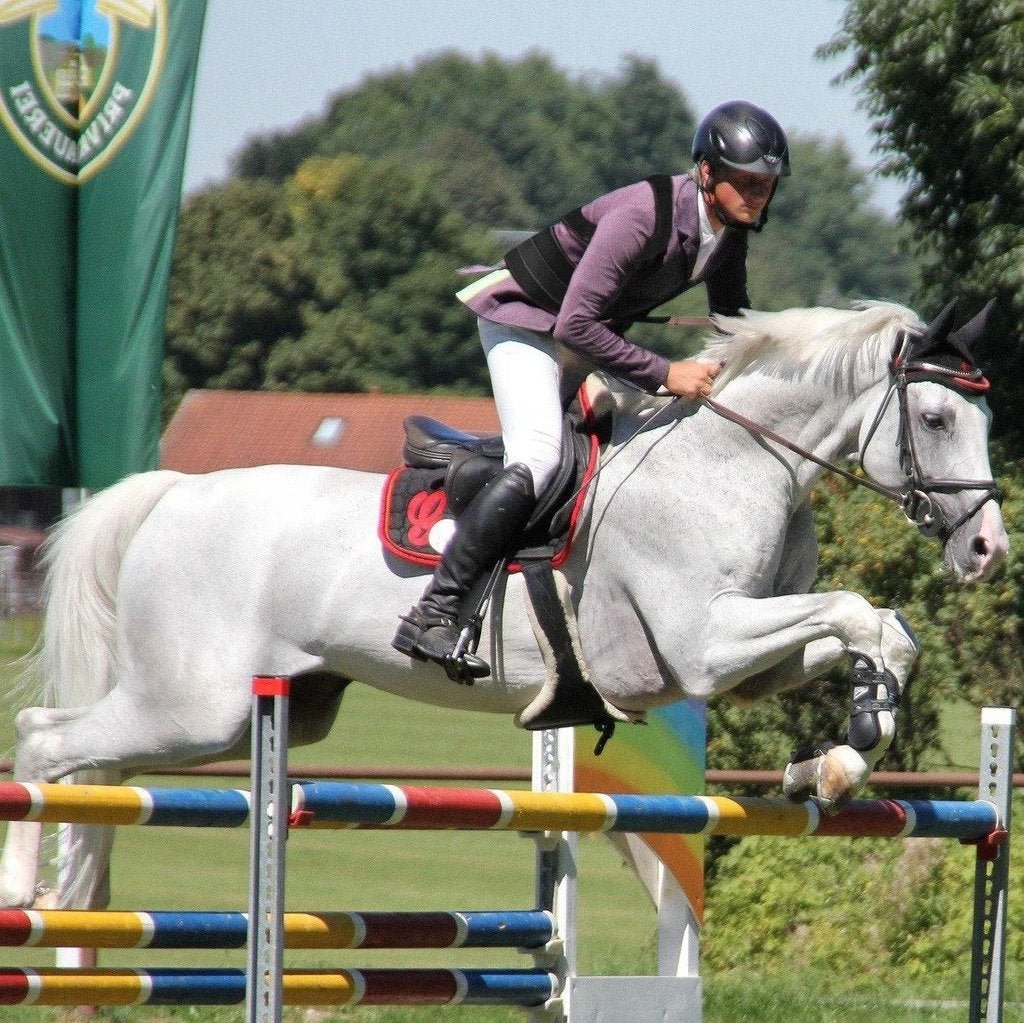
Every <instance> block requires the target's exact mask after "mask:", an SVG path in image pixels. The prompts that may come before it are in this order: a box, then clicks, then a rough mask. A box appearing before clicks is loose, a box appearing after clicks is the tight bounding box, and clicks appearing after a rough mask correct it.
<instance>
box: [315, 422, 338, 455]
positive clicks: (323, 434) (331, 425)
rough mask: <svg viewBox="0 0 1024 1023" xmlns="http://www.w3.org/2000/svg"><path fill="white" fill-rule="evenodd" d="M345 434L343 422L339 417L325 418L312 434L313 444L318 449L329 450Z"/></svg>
mask: <svg viewBox="0 0 1024 1023" xmlns="http://www.w3.org/2000/svg"><path fill="white" fill-rule="evenodd" d="M344 432H345V420H344V419H342V418H341V417H340V416H327V417H325V418H324V419H321V420H320V425H319V426H318V427H317V428H316V432H315V433H314V434H313V443H314V444H315V445H316V446H317V447H318V448H329V447H332V446H333V445H335V444H337V443H338V441H339V440H340V439H341V435H342V434H343V433H344Z"/></svg>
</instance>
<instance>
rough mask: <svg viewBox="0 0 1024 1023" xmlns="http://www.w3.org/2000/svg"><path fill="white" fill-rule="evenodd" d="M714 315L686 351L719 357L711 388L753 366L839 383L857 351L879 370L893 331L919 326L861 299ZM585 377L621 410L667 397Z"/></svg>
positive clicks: (892, 306)
mask: <svg viewBox="0 0 1024 1023" xmlns="http://www.w3.org/2000/svg"><path fill="white" fill-rule="evenodd" d="M714 321H715V325H716V327H717V328H718V332H717V333H714V334H708V335H706V336H705V338H704V348H703V350H702V351H701V352H700V354H699V355H696V356H694V358H697V359H704V360H708V361H715V362H723V363H725V365H724V367H723V368H722V371H721V373H719V374H718V376H717V377H716V378H715V390H714V393H715V394H717V393H718V392H720V391H721V390H722V388H724V387H725V386H726V384H728V383H729V382H730V381H732V380H735V379H737V378H738V377H742V376H744V375H745V374H748V373H750V372H752V371H753V370H755V369H756V370H758V371H761V372H763V373H765V374H766V375H770V376H775V377H779V378H783V377H785V378H790V379H793V378H797V377H802V378H804V379H807V378H810V377H812V376H813V377H814V378H815V379H820V378H821V377H828V378H830V379H831V380H832V382H833V383H834V384H835V385H836V386H839V385H840V384H841V382H842V381H843V380H844V379H845V380H848V379H849V377H850V375H851V374H852V371H853V369H854V367H855V363H856V362H857V361H858V359H859V358H860V359H863V360H865V362H866V363H867V364H871V365H874V366H877V369H878V372H879V374H881V373H882V372H884V370H885V367H886V365H887V361H888V358H889V354H890V352H891V351H892V349H893V346H894V345H895V343H896V336H897V335H898V334H899V332H900V331H901V330H904V329H906V328H908V327H909V328H910V329H911V330H921V329H923V327H924V324H923V323H922V322H921V320H920V319H919V317H918V315H917V313H915V312H913V310H911V309H908V308H906V306H902V305H897V304H896V303H895V302H869V301H863V302H857V303H855V305H854V307H853V308H852V309H829V308H823V307H817V308H810V309H784V310H783V311H781V312H776V313H765V312H756V311H754V310H749V309H748V310H747V311H746V312H744V314H743V315H742V316H716V317H714ZM591 379H592V380H594V381H595V384H594V388H595V393H599V392H600V393H604V394H605V395H606V396H607V398H609V399H611V400H612V401H613V402H614V404H615V405H616V407H618V408H619V409H620V410H621V411H623V412H625V411H629V412H633V413H635V414H638V415H640V416H644V415H645V414H647V413H649V412H652V411H655V410H657V409H659V408H661V407H662V406H664V404H665V403H666V401H667V400H668V399H667V398H666V397H665V396H664V395H651V394H647V393H646V392H644V391H641V390H638V389H637V388H635V387H632V386H629V385H627V384H623V383H621V382H620V381H617V380H615V379H614V378H612V377H608V376H607V375H606V374H603V373H598V374H596V375H595V376H593V377H592V378H591ZM597 381H600V383H597Z"/></svg>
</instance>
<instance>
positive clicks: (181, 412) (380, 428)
mask: <svg viewBox="0 0 1024 1023" xmlns="http://www.w3.org/2000/svg"><path fill="white" fill-rule="evenodd" d="M410 415H425V416H430V417H431V418H432V419H440V420H441V421H442V422H445V423H448V425H450V426H454V427H456V428H458V429H460V430H466V431H468V432H469V433H478V434H493V433H497V432H498V416H497V413H496V412H495V410H494V402H493V401H492V400H491V399H490V398H451V397H443V396H439V395H422V394H300V393H295V392H279V391H189V392H188V394H186V395H185V398H184V400H183V401H182V403H181V405H180V406H179V407H178V411H177V412H176V413H175V414H174V418H173V419H172V420H171V422H170V424H169V425H168V427H167V430H166V431H165V432H164V436H163V440H162V442H161V446H160V465H161V466H162V467H163V468H165V469H177V470H179V471H181V472H191V473H195V472H212V471H213V470H215V469H229V468H240V467H244V466H250V465H271V464H280V463H285V464H290V465H337V466H342V467H344V468H347V469H361V470H364V471H368V472H389V471H390V470H391V469H393V468H395V466H397V465H399V464H400V463H401V460H402V442H403V440H404V437H405V434H404V432H403V429H402V421H403V420H404V419H405V417H406V416H410ZM327 419H340V420H341V422H342V429H341V432H340V434H339V435H338V436H337V438H336V440H335V441H334V442H333V443H329V444H323V445H319V444H315V443H314V442H313V435H314V434H315V433H316V431H317V428H318V427H320V425H321V424H322V423H323V422H324V420H327Z"/></svg>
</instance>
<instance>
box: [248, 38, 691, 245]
mask: <svg viewBox="0 0 1024 1023" xmlns="http://www.w3.org/2000/svg"><path fill="white" fill-rule="evenodd" d="M693 127H694V119H693V115H692V113H691V111H690V107H689V105H688V103H687V102H686V100H685V98H684V97H683V95H682V93H681V92H680V91H679V90H678V88H677V87H676V86H674V85H672V84H671V83H669V82H668V81H667V80H666V79H664V78H663V77H662V76H661V75H660V73H659V72H658V70H657V67H656V65H655V64H654V63H653V62H651V61H645V60H642V59H640V58H637V57H629V58H627V59H626V60H625V62H624V64H623V68H622V70H621V72H620V74H619V75H617V76H615V77H612V78H608V79H601V80H598V81H596V82H588V81H574V80H572V79H570V78H569V77H568V75H566V74H565V72H564V71H562V70H561V69H559V68H557V67H556V66H555V65H554V63H553V62H552V60H551V58H550V57H549V56H547V55H545V54H541V53H530V54H528V55H527V56H525V57H523V58H521V59H520V60H515V61H509V60H504V59H502V58H500V57H497V56H495V55H489V56H485V57H483V58H482V59H480V60H473V59H472V58H470V57H467V56H464V55H462V54H459V53H455V52H450V53H443V54H440V55H436V56H432V57H429V58H427V59H425V60H422V61H420V62H418V63H417V64H416V65H415V66H414V67H413V68H412V69H409V70H407V69H399V70H396V71H389V72H387V73H386V74H383V75H371V76H368V77H367V78H365V79H364V80H363V82H362V83H361V84H360V85H359V86H357V87H356V88H355V89H352V90H347V91H344V92H340V93H338V94H337V95H336V96H334V97H333V99H332V100H331V101H330V103H329V105H328V109H327V112H326V113H325V115H324V116H323V117H322V118H320V119H314V120H311V121H308V122H306V123H305V124H302V125H300V126H299V127H298V128H296V129H295V130H294V131H292V132H277V133H275V134H274V135H273V136H271V137H270V138H269V139H266V140H264V139H260V138H257V139H253V140H251V141H250V142H249V143H248V144H247V145H246V147H245V148H244V149H243V150H242V151H241V153H239V155H238V156H237V158H236V159H235V161H234V167H235V170H236V172H237V173H238V174H240V175H242V176H245V177H270V178H272V179H274V180H278V181H281V180H283V179H284V178H285V177H286V176H287V175H289V174H291V173H294V171H295V169H296V168H297V167H298V165H299V163H301V161H302V160H303V159H305V158H307V157H309V156H313V155H323V156H338V155H340V154H342V153H358V154H361V155H365V156H370V157H374V158H380V157H383V156H385V155H395V154H404V155H405V156H407V157H408V158H411V159H413V160H416V161H422V160H423V158H424V156H427V157H428V158H431V159H433V158H435V157H438V156H439V157H441V160H442V162H443V163H444V164H445V166H446V172H445V174H446V176H448V177H450V178H451V180H452V181H453V183H454V182H456V181H457V180H459V179H461V180H462V181H463V182H464V183H466V182H471V187H470V188H469V189H468V190H463V189H458V188H454V187H452V188H449V190H448V191H449V195H450V197H451V199H452V201H453V203H454V204H455V206H456V208H457V209H459V210H460V212H462V213H463V214H465V215H466V216H468V217H469V218H470V219H475V222H477V223H486V224H487V225H488V226H490V227H529V226H535V227H539V226H541V225H543V224H545V223H548V222H549V221H551V220H554V219H556V218H557V217H559V216H560V215H561V214H562V213H564V212H565V211H566V210H568V209H572V208H573V207H574V206H578V205H579V204H580V203H582V202H585V201H586V200H588V199H591V198H593V197H594V196H595V195H598V194H600V193H601V192H603V191H607V190H608V189H609V188H614V187H617V186H618V185H624V184H627V183H629V182H630V181H634V180H637V179H638V178H642V177H645V176H646V175H648V174H652V173H655V172H656V171H661V172H667V171H677V170H678V169H679V168H681V167H685V166H686V164H687V163H688V161H689V146H690V140H691V138H692V136H693ZM474 165H475V166H476V167H477V168H479V171H480V173H478V174H476V175H473V174H471V173H470V170H471V168H472V167H473V166H474ZM495 212H497V213H498V215H500V216H502V217H503V218H507V219H503V220H500V221H496V220H487V221H483V220H480V219H478V218H479V216H480V214H481V213H486V214H488V215H490V214H493V213H495Z"/></svg>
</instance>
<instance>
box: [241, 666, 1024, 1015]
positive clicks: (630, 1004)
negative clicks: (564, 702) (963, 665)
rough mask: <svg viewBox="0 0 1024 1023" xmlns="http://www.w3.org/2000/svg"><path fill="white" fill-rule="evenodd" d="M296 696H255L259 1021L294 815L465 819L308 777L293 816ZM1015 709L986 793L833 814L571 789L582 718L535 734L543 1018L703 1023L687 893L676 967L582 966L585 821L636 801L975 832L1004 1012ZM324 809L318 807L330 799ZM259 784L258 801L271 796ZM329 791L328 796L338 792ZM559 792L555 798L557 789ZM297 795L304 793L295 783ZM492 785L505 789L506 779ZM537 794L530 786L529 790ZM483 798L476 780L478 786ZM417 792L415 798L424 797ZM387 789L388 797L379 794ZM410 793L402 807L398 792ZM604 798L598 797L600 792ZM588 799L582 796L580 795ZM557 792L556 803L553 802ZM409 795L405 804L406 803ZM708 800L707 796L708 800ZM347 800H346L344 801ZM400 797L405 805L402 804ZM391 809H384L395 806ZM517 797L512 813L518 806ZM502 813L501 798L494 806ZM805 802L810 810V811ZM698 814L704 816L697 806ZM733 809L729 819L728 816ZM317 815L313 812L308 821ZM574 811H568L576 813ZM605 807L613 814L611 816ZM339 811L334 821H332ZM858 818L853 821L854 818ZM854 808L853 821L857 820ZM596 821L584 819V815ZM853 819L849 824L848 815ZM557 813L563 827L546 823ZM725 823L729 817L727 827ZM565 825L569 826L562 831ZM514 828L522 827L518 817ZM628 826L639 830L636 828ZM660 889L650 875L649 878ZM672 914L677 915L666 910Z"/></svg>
mask: <svg viewBox="0 0 1024 1023" xmlns="http://www.w3.org/2000/svg"><path fill="white" fill-rule="evenodd" d="M287 702H288V684H287V680H285V679H275V680H266V679H258V680H255V681H254V701H253V751H252V753H253V772H254V778H253V787H252V791H253V802H254V806H253V812H252V822H253V827H252V833H253V843H252V856H253V860H252V879H253V881H252V886H251V893H250V898H251V901H250V949H249V956H250V960H249V980H248V983H247V991H248V997H247V1014H248V1017H247V1018H248V1023H257V1021H258V1023H280V1020H281V1008H282V1000H283V999H282V996H281V991H282V985H283V979H282V977H283V970H282V964H283V950H284V924H283V920H284V913H283V889H284V843H285V839H286V837H287V830H288V828H287V826H283V822H284V821H286V820H288V821H289V823H293V824H298V825H302V824H309V823H313V819H312V818H313V817H314V816H315V817H317V818H319V819H318V820H316V822H315V823H313V826H316V824H317V823H318V824H321V825H322V826H324V825H326V826H332V824H333V825H334V826H339V825H340V826H346V825H347V826H352V825H353V824H354V825H357V826H384V827H387V826H412V827H431V826H441V827H444V826H453V823H452V821H451V820H449V821H446V822H445V823H440V824H438V823H437V822H436V821H434V822H432V821H431V820H430V819H429V814H426V813H423V812H422V810H420V811H419V812H416V811H414V813H413V819H412V820H407V821H404V824H403V823H402V818H403V816H404V815H406V814H407V812H408V811H409V810H410V809H411V808H412V807H415V801H416V797H417V793H416V791H415V790H412V788H409V790H400V788H394V787H392V786H381V785H372V784H371V785H362V786H353V785H345V784H332V783H327V784H321V785H317V784H315V783H314V784H312V785H304V786H296V787H297V791H298V794H299V797H300V798H299V800H298V802H297V804H296V805H297V806H298V807H299V809H298V810H297V811H296V812H294V813H293V814H292V815H291V817H289V816H288V810H289V806H288V788H289V785H288V781H287ZM1015 720H1016V715H1015V712H1014V711H1012V710H1007V709H991V708H986V709H985V710H984V711H983V712H982V728H981V751H980V764H979V768H980V769H979V778H980V784H979V794H978V795H979V799H978V801H977V802H976V803H973V804H972V803H967V804H963V806H962V807H958V806H957V805H956V804H954V803H937V802H926V801H921V802H916V803H915V802H913V801H911V802H900V801H876V802H874V803H873V804H872V803H864V804H863V805H862V807H861V806H858V807H856V808H853V807H851V809H850V810H849V811H845V812H844V813H841V814H839V815H838V816H837V817H833V818H827V817H826V818H821V817H820V816H819V815H818V813H817V811H816V810H815V809H814V808H813V807H812V806H811V805H810V804H805V805H804V806H803V807H796V806H794V807H792V808H791V809H790V810H788V811H787V810H786V808H784V806H783V805H782V804H781V803H780V801H770V800H757V799H746V800H727V799H723V798H712V799H698V800H694V799H687V798H686V797H654V798H648V799H646V800H645V799H644V798H643V797H632V798H630V800H629V801H622V802H621V801H618V798H612V797H605V796H596V797H595V796H589V795H583V796H579V797H573V796H566V795H565V794H567V793H571V788H572V780H571V779H572V773H571V772H572V764H573V758H572V742H573V733H572V729H560V730H558V731H547V732H541V733H538V734H537V735H536V736H535V739H534V741H535V747H534V753H535V757H534V790H535V792H536V793H537V798H536V799H532V798H528V799H527V800H526V806H525V809H524V810H523V808H522V807H519V816H518V817H517V816H516V811H517V808H516V806H515V799H516V794H514V793H507V794H504V797H505V800H506V801H507V802H508V803H509V804H510V806H511V812H509V820H510V821H515V820H517V819H523V820H527V821H535V823H534V824H530V825H529V827H528V829H529V830H530V832H534V833H536V834H535V838H536V839H537V841H538V852H537V896H538V907H539V909H541V910H549V911H550V912H551V913H552V914H553V915H554V918H555V921H556V927H557V935H558V937H557V938H556V939H555V940H554V941H553V942H550V943H549V944H548V945H547V946H546V948H545V950H544V951H543V952H542V953H540V957H539V962H538V965H539V966H542V967H544V966H547V967H548V968H549V969H550V970H551V972H552V974H555V973H557V975H558V976H559V978H560V979H561V984H560V989H558V988H556V989H555V990H554V992H553V996H552V997H550V998H548V1000H547V1001H546V1004H545V1005H544V1007H543V1009H537V1010H534V1011H532V1012H531V1016H530V1019H531V1020H536V1021H539V1023H540V1021H554V1020H566V1021H568V1020H571V1021H572V1023H601V1021H602V1020H609V1019H630V1020H631V1023H647V1021H648V1020H650V1021H654V1020H656V1021H658V1023H700V1020H701V1018H702V1011H701V1005H700V994H701V992H700V979H699V976H698V975H697V972H696V969H695V964H696V958H697V935H696V924H695V921H694V920H693V918H692V914H691V913H690V911H689V908H688V905H687V904H686V902H685V899H682V901H681V902H680V901H679V900H678V899H676V900H674V899H672V898H667V900H666V907H665V911H664V912H663V906H662V905H660V904H659V905H658V932H659V936H658V950H659V953H658V965H659V970H660V969H662V968H663V967H664V965H665V964H666V963H670V964H674V965H675V974H674V975H665V974H659V975H657V976H644V977H580V976H578V975H577V973H575V965H577V964H575V960H577V947H575V934H577V926H575V925H577V912H578V878H579V865H578V852H579V846H578V842H579V840H578V834H577V833H578V832H579V830H581V829H589V830H607V829H611V828H612V827H614V826H615V824H624V823H625V822H624V821H621V820H618V819H617V818H618V817H620V816H622V815H623V814H624V811H625V815H626V816H627V817H628V816H629V815H630V813H631V810H632V812H634V813H636V814H637V816H638V817H639V816H640V815H641V814H643V815H644V817H643V819H644V823H643V827H642V828H641V827H640V826H638V827H637V828H636V829H638V830H639V829H651V827H652V825H653V824H657V825H658V826H659V827H660V828H662V829H665V830H669V829H670V828H671V827H674V826H676V825H675V824H673V823H671V822H669V821H668V820H662V821H653V820H651V819H648V817H649V816H650V814H651V810H653V811H654V813H655V814H660V815H662V816H664V817H667V818H672V819H673V820H683V819H685V821H686V824H685V826H687V827H689V826H698V827H699V825H700V823H701V814H705V815H706V816H705V817H703V819H705V820H706V821H707V824H706V825H705V827H703V828H702V829H705V830H706V832H707V833H709V834H710V833H711V832H714V830H724V832H725V833H726V834H730V833H731V834H759V830H758V828H759V825H760V824H761V823H763V822H764V821H765V820H766V819H767V815H768V814H771V813H772V812H773V811H774V812H777V813H779V814H781V815H783V816H784V818H785V819H784V820H783V821H782V823H781V824H777V823H776V825H775V827H776V828H777V830H774V834H782V835H785V834H791V835H795V836H796V835H801V834H803V835H811V834H818V835H822V834H823V835H827V834H866V835H871V834H874V835H889V836H891V837H898V836H900V835H912V834H916V835H926V836H927V835H930V834H931V835H945V836H947V837H957V836H958V837H961V838H962V839H964V840H966V841H970V842H973V843H974V844H975V846H976V849H977V854H976V855H977V862H976V870H975V902H974V929H973V941H972V966H971V990H970V999H969V1023H1001V1020H1002V966H1004V958H1005V948H1006V919H1007V912H1006V907H1007V888H1008V881H1009V832H1010V812H1011V794H1012V785H1011V778H1012V770H1011V769H1012V753H1013V730H1014V724H1015ZM356 788H358V790H360V791H361V792H362V793H366V794H369V795H368V798H367V799H366V800H361V799H360V800H357V801H356V802H359V803H361V805H359V806H357V807H356V808H355V810H354V811H353V810H351V809H350V808H346V809H345V810H344V811H343V812H341V813H339V814H338V815H337V816H335V815H334V814H333V813H331V812H328V813H327V814H324V811H325V810H328V809H333V808H332V807H331V804H335V799H334V798H333V796H334V794H339V795H341V797H342V799H344V794H345V793H349V796H350V797H351V794H352V793H354V792H355V790H356ZM316 792H318V793H319V794H321V797H322V798H321V803H319V812H314V811H311V810H310V809H309V807H310V806H315V805H317V800H316V797H315V796H314V795H313V794H314V793H316ZM257 794H258V799H257ZM324 794H327V795H326V796H325V795H324ZM545 794H547V796H549V797H550V796H553V797H554V800H551V799H547V800H546V797H545ZM293 795H294V794H293ZM478 795H480V796H483V795H487V796H494V797H495V798H496V799H497V798H500V797H501V795H502V794H498V793H495V792H494V791H480V792H479V794H478ZM525 795H526V796H527V797H529V794H525ZM466 796H473V791H471V790H470V791H466ZM410 798H412V802H410V801H409V800H410ZM374 799H376V804H375V803H374V802H373V801H374ZM392 799H396V801H397V802H396V803H395V805H394V806H393V807H392V806H391V805H390V803H389V801H390V800H392ZM595 800H596V801H597V803H596V804H595ZM573 801H577V802H579V803H580V804H581V805H580V806H577V802H573ZM553 802H554V803H557V806H555V807H554V808H553V810H549V809H548V808H547V805H548V804H551V803H553ZM399 804H401V806H400V807H399ZM696 804H699V806H697V805H696ZM335 805H337V804H335ZM399 809H400V812H399ZM382 810H383V812H384V816H381V812H382ZM506 810H507V808H505V806H504V804H503V813H504V812H506ZM478 812H479V807H478V806H474V807H473V808H472V810H471V811H469V812H468V813H466V812H465V811H464V813H465V818H466V819H465V820H464V821H463V822H462V823H461V824H455V825H454V826H463V827H470V828H472V827H477V826H484V827H495V826H498V825H497V824H496V823H495V822H489V823H485V824H482V825H480V824H478V823H475V822H474V820H473V819H471V818H474V817H475V816H477V815H478ZM487 812H489V810H488V809H485V810H484V813H487ZM801 813H803V815H804V816H803V818H801V816H800V814H801ZM694 815H695V818H696V820H695V824H694V821H693V819H692V818H693V817H694ZM723 815H725V816H726V817H727V818H728V817H729V816H730V815H732V819H731V820H730V819H726V820H725V821H723V820H722V816H723ZM303 816H305V817H306V819H302V818H303ZM566 816H567V817H568V819H567V820H566V819H565V818H566ZM602 816H603V817H604V818H605V819H604V820H602ZM325 817H326V818H328V819H325ZM844 818H847V820H848V821H849V822H847V820H844ZM850 818H852V819H850ZM581 820H584V821H586V825H585V826H582V825H581V823H580V821H581ZM840 820H844V823H843V825H842V826H841V827H838V826H836V825H837V824H839V821H840ZM537 821H550V822H551V826H550V827H544V826H541V825H540V824H537V823H536V822H537ZM722 823H725V824H726V825H727V826H725V827H720V826H718V825H721V824H722ZM563 824H564V827H565V829H560V828H561V827H562V826H563ZM505 826H508V824H506V825H505ZM622 829H623V830H629V829H631V828H629V827H626V826H623V827H622ZM646 883H647V884H648V887H650V882H649V879H648V880H647V882H646ZM663 918H664V919H663Z"/></svg>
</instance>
